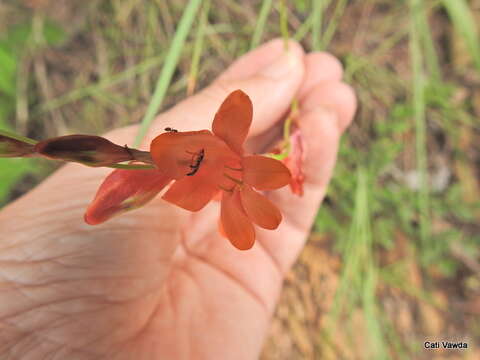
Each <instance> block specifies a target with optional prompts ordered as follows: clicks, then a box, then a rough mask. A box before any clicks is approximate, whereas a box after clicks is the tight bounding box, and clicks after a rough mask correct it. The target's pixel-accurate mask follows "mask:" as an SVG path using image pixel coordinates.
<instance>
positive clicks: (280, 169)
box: [242, 155, 291, 190]
mask: <svg viewBox="0 0 480 360" xmlns="http://www.w3.org/2000/svg"><path fill="white" fill-rule="evenodd" d="M242 166H243V180H244V181H245V182H246V183H247V184H250V185H252V186H254V187H255V188H256V189H258V190H274V189H278V188H281V187H282V186H285V185H287V184H288V183H289V182H290V179H291V175H290V171H289V170H288V168H287V167H286V166H285V165H283V164H282V162H280V161H278V160H276V159H272V158H269V157H266V156H261V155H252V156H246V157H244V158H243V159H242Z"/></svg>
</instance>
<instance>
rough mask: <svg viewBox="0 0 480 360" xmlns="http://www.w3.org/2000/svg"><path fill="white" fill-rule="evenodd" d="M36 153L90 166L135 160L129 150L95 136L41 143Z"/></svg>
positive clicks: (54, 139)
mask: <svg viewBox="0 0 480 360" xmlns="http://www.w3.org/2000/svg"><path fill="white" fill-rule="evenodd" d="M35 151H36V152H37V153H39V154H41V155H43V156H45V157H47V158H49V159H55V160H64V161H75V162H79V163H82V164H85V165H89V166H105V165H112V164H116V163H119V162H123V161H128V160H134V158H133V156H132V154H131V152H130V151H129V149H128V148H126V147H123V146H120V145H116V144H114V143H112V142H111V141H109V140H107V139H105V138H103V137H101V136H94V135H66V136H59V137H55V138H51V139H46V140H43V141H40V142H39V143H37V144H36V145H35Z"/></svg>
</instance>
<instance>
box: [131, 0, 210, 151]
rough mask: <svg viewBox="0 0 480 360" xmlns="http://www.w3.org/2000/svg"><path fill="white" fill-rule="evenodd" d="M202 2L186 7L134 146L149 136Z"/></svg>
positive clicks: (192, 1)
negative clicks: (148, 132) (150, 128)
mask: <svg viewBox="0 0 480 360" xmlns="http://www.w3.org/2000/svg"><path fill="white" fill-rule="evenodd" d="M200 4H201V0H190V1H189V2H188V4H187V6H186V7H185V10H184V13H183V15H182V17H181V19H180V21H179V23H178V27H177V30H176V32H175V35H174V36H173V38H172V43H171V45H170V48H169V49H168V51H167V53H166V55H165V63H164V65H163V69H162V72H161V73H160V76H159V77H158V81H157V85H156V86H155V91H154V92H153V95H152V98H151V100H150V103H149V105H148V107H147V111H146V112H145V116H144V117H143V119H142V122H141V125H140V128H139V130H138V134H137V136H136V138H135V141H134V144H133V146H135V147H136V146H139V145H140V143H141V141H142V139H143V138H144V137H145V135H146V134H147V131H148V129H149V127H150V125H151V124H152V121H153V119H154V118H155V116H156V115H157V113H158V110H159V109H160V106H161V105H162V102H163V99H164V98H165V95H166V93H167V90H168V86H169V85H170V81H171V79H172V76H173V72H174V71H175V68H176V67H177V63H178V60H179V58H180V56H181V53H182V50H183V46H184V43H185V40H186V38H187V36H188V34H189V33H190V29H191V27H192V24H193V20H194V19H195V16H196V14H197V10H198V8H199V7H200Z"/></svg>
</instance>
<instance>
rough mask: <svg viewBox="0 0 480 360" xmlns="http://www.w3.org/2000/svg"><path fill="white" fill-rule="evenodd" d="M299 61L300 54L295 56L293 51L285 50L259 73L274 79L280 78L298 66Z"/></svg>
mask: <svg viewBox="0 0 480 360" xmlns="http://www.w3.org/2000/svg"><path fill="white" fill-rule="evenodd" d="M299 61H300V60H299V58H298V56H295V55H294V54H293V53H292V52H284V53H283V54H282V55H281V56H280V57H279V58H277V59H276V60H275V61H274V62H272V63H270V64H268V65H267V66H265V67H264V68H263V69H262V70H261V71H260V72H259V74H260V75H263V76H266V77H269V78H272V79H280V78H282V77H284V76H285V75H288V74H289V73H290V72H291V71H292V69H293V68H295V67H296V66H298V64H299Z"/></svg>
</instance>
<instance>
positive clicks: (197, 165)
mask: <svg viewBox="0 0 480 360" xmlns="http://www.w3.org/2000/svg"><path fill="white" fill-rule="evenodd" d="M196 155H197V157H196V158H195V164H193V165H190V168H191V169H192V171H190V172H189V173H188V174H187V176H192V175H195V173H196V172H197V171H198V169H199V168H200V164H201V162H202V161H203V158H204V156H205V150H204V149H202V150H200V151H199V153H198V154H196ZM192 161H193V158H192Z"/></svg>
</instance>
